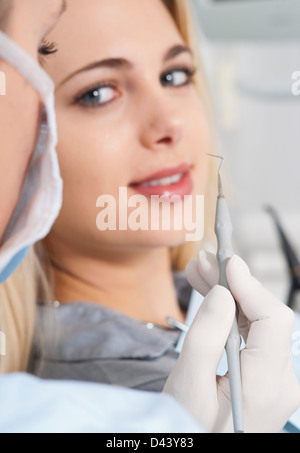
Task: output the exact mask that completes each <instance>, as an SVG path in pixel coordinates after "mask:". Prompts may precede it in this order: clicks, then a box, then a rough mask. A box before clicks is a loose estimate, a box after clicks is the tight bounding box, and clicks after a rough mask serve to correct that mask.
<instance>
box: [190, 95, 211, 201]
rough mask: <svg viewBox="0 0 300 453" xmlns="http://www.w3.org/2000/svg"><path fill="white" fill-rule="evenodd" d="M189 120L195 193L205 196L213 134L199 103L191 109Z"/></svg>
mask: <svg viewBox="0 0 300 453" xmlns="http://www.w3.org/2000/svg"><path fill="white" fill-rule="evenodd" d="M190 111H191V115H190V117H189V119H188V122H187V124H188V133H187V136H188V142H189V145H188V146H189V150H190V153H191V157H192V161H193V163H194V171H193V173H194V185H195V190H194V192H195V193H197V194H204V193H205V192H206V188H207V185H208V182H209V181H208V178H209V168H210V167H209V165H210V163H209V159H210V157H209V156H208V155H207V153H212V149H213V145H212V140H213V134H212V128H211V125H210V124H209V121H208V119H207V115H206V112H205V110H204V108H203V106H202V105H201V104H199V103H197V104H196V105H195V108H194V109H191V110H190Z"/></svg>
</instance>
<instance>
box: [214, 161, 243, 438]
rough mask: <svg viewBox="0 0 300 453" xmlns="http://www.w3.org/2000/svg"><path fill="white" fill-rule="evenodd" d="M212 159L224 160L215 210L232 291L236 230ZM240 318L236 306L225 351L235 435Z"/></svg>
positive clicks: (238, 429) (239, 427) (238, 426)
mask: <svg viewBox="0 0 300 453" xmlns="http://www.w3.org/2000/svg"><path fill="white" fill-rule="evenodd" d="M210 156H212V157H217V158H219V159H222V163H221V166H220V168H219V174H218V200H217V209H216V221H215V233H216V236H217V240H218V251H217V259H218V263H219V268H220V279H219V285H220V286H223V287H224V288H226V289H228V290H229V291H230V288H229V285H228V281H227V277H226V266H227V263H228V261H229V260H230V258H232V256H233V255H234V251H233V247H232V233H233V227H232V222H231V218H230V214H229V210H228V206H227V202H226V200H225V197H224V194H223V188H222V181H221V176H220V171H221V168H222V164H223V158H222V157H219V156H213V155H211V154H210ZM237 318H238V307H236V316H235V318H234V323H233V326H232V329H231V332H230V334H229V337H228V339H227V343H226V346H225V350H226V355H227V361H228V371H229V382H230V394H231V404H232V415H233V423H234V431H235V433H244V420H243V418H244V417H243V395H242V381H241V368H240V346H241V337H240V333H239V329H238V322H237Z"/></svg>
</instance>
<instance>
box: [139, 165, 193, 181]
mask: <svg viewBox="0 0 300 453" xmlns="http://www.w3.org/2000/svg"><path fill="white" fill-rule="evenodd" d="M190 168H191V164H188V163H182V164H179V165H177V166H176V167H175V166H169V167H166V168H164V169H163V170H160V171H158V172H156V173H154V174H152V175H150V176H147V177H146V178H144V179H142V180H140V181H137V182H133V183H132V184H131V185H140V184H144V183H146V182H149V181H153V180H157V179H163V178H168V177H171V176H175V175H178V174H181V173H187V172H188V171H189V170H190Z"/></svg>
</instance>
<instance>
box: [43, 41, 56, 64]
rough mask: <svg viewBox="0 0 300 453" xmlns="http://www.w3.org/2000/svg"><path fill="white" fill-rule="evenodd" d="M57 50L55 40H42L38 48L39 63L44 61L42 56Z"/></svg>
mask: <svg viewBox="0 0 300 453" xmlns="http://www.w3.org/2000/svg"><path fill="white" fill-rule="evenodd" d="M57 51H58V48H57V45H56V44H55V42H49V41H44V42H43V43H42V44H41V46H40V48H39V62H40V64H43V63H44V58H43V57H47V56H48V55H53V54H54V53H56V52H57Z"/></svg>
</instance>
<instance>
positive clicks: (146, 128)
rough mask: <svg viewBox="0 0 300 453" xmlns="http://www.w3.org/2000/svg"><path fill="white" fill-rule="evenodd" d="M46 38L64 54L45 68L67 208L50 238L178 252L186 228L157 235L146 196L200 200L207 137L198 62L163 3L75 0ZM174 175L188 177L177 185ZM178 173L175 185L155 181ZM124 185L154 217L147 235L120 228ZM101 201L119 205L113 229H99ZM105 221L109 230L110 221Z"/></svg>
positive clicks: (96, 246)
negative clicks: (197, 197)
mask: <svg viewBox="0 0 300 453" xmlns="http://www.w3.org/2000/svg"><path fill="white" fill-rule="evenodd" d="M48 39H49V41H54V42H55V43H56V44H57V47H58V49H59V51H58V52H57V53H56V54H55V55H53V56H51V58H49V60H48V61H47V65H46V70H47V71H48V72H49V74H50V76H51V77H52V78H53V79H54V81H55V84H56V109H57V122H58V131H59V145H58V155H59V160H60V166H61V172H62V177H63V179H64V205H63V209H62V211H61V214H60V217H59V219H58V220H57V222H56V224H55V226H54V228H53V230H52V232H51V234H50V236H49V238H48V240H50V242H52V243H53V244H54V242H53V241H55V239H56V238H59V239H60V240H61V241H63V242H64V244H68V245H71V246H72V247H73V248H74V247H77V248H82V250H84V251H86V250H87V249H88V250H89V251H90V252H91V253H93V252H95V253H97V254H98V253H99V252H100V251H101V250H105V251H108V250H109V251H112V250H113V248H115V249H116V250H117V251H118V252H121V251H122V250H127V249H128V248H129V249H130V250H131V251H133V249H134V248H136V249H140V248H145V247H149V246H155V247H157V246H176V245H179V244H181V243H182V242H183V241H184V238H185V234H186V230H184V229H182V230H181V231H175V230H174V228H173V230H172V231H153V230H152V229H151V225H150V218H151V204H150V201H149V200H150V198H149V196H150V195H154V194H157V195H162V194H163V193H167V194H173V193H176V192H177V193H178V194H180V195H181V197H183V196H184V195H189V194H194V195H195V194H203V193H204V189H205V186H206V175H207V158H206V152H207V150H208V149H209V140H210V137H209V132H208V130H209V128H208V124H207V120H206V116H205V112H204V107H203V105H202V102H201V100H200V99H199V97H198V95H197V94H196V89H195V85H194V83H193V72H194V69H195V67H194V61H193V55H192V54H191V51H190V49H188V48H187V47H186V45H185V43H184V41H183V39H182V37H181V36H180V34H179V32H178V30H177V28H176V25H175V23H174V22H173V19H172V18H171V16H170V14H169V13H168V11H167V9H166V8H165V6H164V4H163V3H162V2H161V0H126V1H124V0H88V1H86V2H83V1H82V0H72V1H71V2H69V4H68V10H67V12H66V14H65V15H64V16H63V18H62V20H61V21H60V23H59V24H58V26H57V27H55V29H54V30H53V32H52V33H51V34H50V35H49V36H48ZM166 169H167V172H166V173H165V172H164V170H166ZM170 169H171V171H169V170H170ZM161 171H163V173H160V172H161ZM178 174H179V175H182V174H184V175H185V176H184V177H183V178H181V180H180V182H178V178H179V177H180V176H178ZM153 175H154V176H153ZM174 175H175V176H176V175H177V182H176V178H175V179H173V180H172V181H170V180H164V181H158V180H160V179H161V178H163V177H167V176H174ZM149 178H150V179H152V183H153V184H156V185H150V186H149ZM153 179H154V180H155V181H154V182H153ZM145 181H147V185H146V186H145V185H142V183H144V182H145ZM135 183H140V185H139V186H137V185H136V184H135ZM158 183H159V185H157V184H158ZM120 187H121V188H125V190H126V191H127V197H128V199H130V197H131V196H133V195H137V194H143V195H144V196H145V197H147V198H145V200H146V201H148V204H147V205H143V207H142V208H141V211H140V213H141V216H143V219H145V216H144V215H143V214H148V219H149V229H148V231H133V230H132V229H131V228H130V227H128V228H127V230H126V228H123V230H120V229H119V228H118V226H119V220H120V216H119V206H120V205H121V202H120V200H119V193H120V192H119V188H120ZM123 190H124V189H123ZM101 195H112V196H113V199H115V200H116V208H117V216H116V218H117V222H116V224H117V229H116V231H111V230H108V231H101V232H100V231H99V229H97V227H96V217H97V215H98V214H99V212H101V209H99V207H98V208H97V207H96V201H97V199H98V197H99V196H101ZM110 200H112V198H111V199H110ZM122 206H123V205H122ZM105 207H106V208H107V212H108V210H110V207H111V208H112V207H113V205H112V204H109V205H105ZM173 208H174V206H173V205H172V206H171V211H172V210H173ZM162 209H163V208H162V206H160V211H162ZM135 210H136V208H134V209H132V208H128V217H129V213H131V212H133V211H135ZM110 212H112V210H111V211H110ZM126 215H127V214H126ZM106 220H107V221H109V220H110V221H111V222H112V224H113V216H111V217H107V219H106ZM123 221H124V219H123ZM98 226H99V225H98ZM127 226H129V222H128V225H127Z"/></svg>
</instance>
